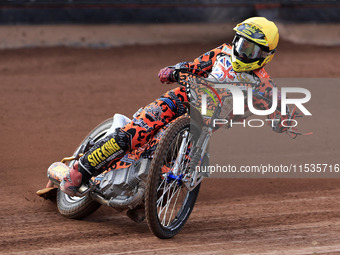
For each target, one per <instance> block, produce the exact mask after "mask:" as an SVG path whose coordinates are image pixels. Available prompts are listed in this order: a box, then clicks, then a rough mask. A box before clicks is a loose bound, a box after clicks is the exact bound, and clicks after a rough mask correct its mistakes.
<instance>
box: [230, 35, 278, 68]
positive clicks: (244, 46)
mask: <svg viewBox="0 0 340 255" xmlns="http://www.w3.org/2000/svg"><path fill="white" fill-rule="evenodd" d="M234 50H235V55H236V56H237V57H238V58H239V59H240V60H242V61H243V62H244V63H251V62H254V61H257V60H259V59H264V58H266V57H267V56H268V55H270V54H272V53H273V51H272V52H268V51H265V50H264V49H263V48H262V47H260V46H259V45H258V44H256V43H254V42H251V41H249V40H247V39H246V38H244V37H242V36H239V35H236V37H235V39H234Z"/></svg>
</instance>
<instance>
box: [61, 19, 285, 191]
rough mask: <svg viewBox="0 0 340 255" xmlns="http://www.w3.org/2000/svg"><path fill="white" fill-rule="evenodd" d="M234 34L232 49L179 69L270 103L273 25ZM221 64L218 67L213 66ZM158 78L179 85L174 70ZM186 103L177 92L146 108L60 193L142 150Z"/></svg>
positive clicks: (245, 26)
mask: <svg viewBox="0 0 340 255" xmlns="http://www.w3.org/2000/svg"><path fill="white" fill-rule="evenodd" d="M234 30H235V31H236V35H235V37H234V40H233V42H232V45H228V44H223V45H221V46H219V47H217V48H215V49H213V50H211V51H209V52H207V53H205V54H203V55H201V56H200V57H198V58H196V59H195V60H194V61H193V62H181V63H179V64H177V67H178V66H179V67H180V69H183V70H186V71H189V72H192V73H194V74H197V75H198V76H203V77H206V76H207V75H206V74H207V73H210V74H211V73H212V72H214V75H215V77H218V78H219V80H220V81H230V82H237V81H239V82H244V81H247V82H252V83H256V84H258V89H259V91H260V92H261V93H262V94H263V95H264V96H265V97H267V98H270V97H271V91H272V88H273V86H275V85H274V83H273V82H272V80H271V78H270V77H269V75H268V74H267V73H266V71H265V70H264V68H263V66H264V65H266V64H267V63H268V62H270V61H271V60H272V58H273V56H274V53H275V50H276V47H277V45H278V41H279V34H278V29H277V27H276V25H275V24H274V23H273V22H271V21H268V20H267V19H266V18H263V17H253V18H249V19H247V20H245V21H243V22H242V23H240V24H238V25H237V26H236V27H235V28H234ZM222 58H223V61H221V64H220V66H216V65H218V64H219V63H220V60H221V59H222ZM213 67H216V68H213ZM158 77H159V79H160V81H161V82H162V83H173V82H176V81H177V79H178V77H176V72H175V69H174V68H171V67H166V68H163V69H161V70H160V72H159V74H158ZM184 102H188V96H187V93H186V89H185V88H184V87H178V88H175V89H173V90H170V91H168V92H166V93H165V94H164V95H162V96H161V97H160V98H158V99H157V100H155V101H154V102H152V103H151V104H149V105H148V106H146V107H144V108H143V109H142V111H140V112H139V113H138V114H137V116H136V117H135V118H134V119H133V120H132V121H131V122H130V123H128V124H127V125H125V126H124V127H122V128H117V129H116V130H115V132H114V133H112V134H110V135H109V136H107V137H105V138H104V139H102V140H100V141H98V142H97V143H96V144H95V145H94V146H93V147H91V148H90V150H89V151H88V152H87V153H86V154H85V155H84V156H82V157H81V158H80V159H79V161H78V162H77V163H75V164H74V165H73V167H72V169H71V170H70V172H69V173H68V174H67V175H66V176H65V177H64V178H63V180H62V182H61V184H60V188H61V190H62V191H63V192H64V193H66V194H68V195H70V196H74V195H75V194H76V192H77V189H78V188H79V187H80V186H81V185H82V184H83V183H87V182H88V181H89V180H90V179H91V178H92V176H94V175H98V174H99V173H101V172H102V171H103V170H104V169H105V167H107V166H108V164H109V163H110V162H112V161H114V162H117V161H118V160H119V159H121V158H122V157H123V156H124V155H125V154H126V153H127V152H128V151H132V150H135V149H136V148H138V147H140V146H142V145H144V144H145V143H147V142H148V141H149V140H150V138H151V137H152V136H153V135H154V134H155V132H156V131H157V130H158V129H159V128H161V127H162V126H164V125H166V124H167V123H169V122H170V121H171V120H173V119H174V118H177V117H178V116H181V115H183V114H184V113H185V107H184V105H183V103H184ZM254 106H258V107H259V108H261V109H269V108H270V105H269V104H268V102H267V101H265V100H263V99H258V100H256V101H254ZM280 117H281V116H280ZM275 119H277V116H275ZM279 123H280V122H278V124H277V125H274V126H273V127H272V128H273V130H274V131H276V132H279V133H281V132H283V131H285V130H286V128H285V127H283V126H282V125H280V124H279Z"/></svg>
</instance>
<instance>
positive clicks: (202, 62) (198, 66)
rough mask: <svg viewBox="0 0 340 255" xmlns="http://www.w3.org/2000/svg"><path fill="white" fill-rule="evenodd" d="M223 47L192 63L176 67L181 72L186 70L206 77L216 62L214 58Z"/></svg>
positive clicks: (180, 64)
mask: <svg viewBox="0 0 340 255" xmlns="http://www.w3.org/2000/svg"><path fill="white" fill-rule="evenodd" d="M223 46H224V45H221V46H219V47H217V48H215V49H213V50H211V51H208V52H206V53H204V54H203V55H201V56H199V57H198V58H196V59H195V60H194V61H192V62H181V63H178V64H177V65H178V66H179V67H180V69H181V70H186V71H189V72H191V73H194V74H197V75H199V76H203V77H205V76H207V73H209V72H210V71H211V69H212V67H213V65H214V63H215V61H216V56H217V55H218V54H219V53H221V51H222V48H223Z"/></svg>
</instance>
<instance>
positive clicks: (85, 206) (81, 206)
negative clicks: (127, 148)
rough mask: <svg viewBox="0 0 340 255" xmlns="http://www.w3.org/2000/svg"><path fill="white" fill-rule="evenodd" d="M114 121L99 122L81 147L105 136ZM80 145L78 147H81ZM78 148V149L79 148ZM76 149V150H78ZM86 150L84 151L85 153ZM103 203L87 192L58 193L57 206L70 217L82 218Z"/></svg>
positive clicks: (64, 214) (63, 213) (62, 213)
mask: <svg viewBox="0 0 340 255" xmlns="http://www.w3.org/2000/svg"><path fill="white" fill-rule="evenodd" d="M112 122H113V118H110V119H107V120H106V121H104V122H102V123H101V124H99V125H98V126H97V127H96V128H94V129H93V130H92V131H91V132H90V133H89V134H88V135H87V136H86V137H85V139H84V140H83V141H82V142H81V143H80V145H79V147H81V146H83V145H86V144H87V143H88V141H89V139H91V140H93V141H94V142H96V141H98V140H100V139H101V138H103V137H104V136H105V135H106V133H107V131H108V130H109V129H110V127H111V125H112ZM79 147H78V148H79ZM77 150H78V149H77ZM77 150H76V151H77ZM85 152H86V151H82V153H85ZM74 163H75V161H71V162H70V164H69V166H72V165H73V164H74ZM100 206H101V204H99V203H98V202H96V201H94V200H92V199H91V197H90V195H89V194H87V195H85V196H84V197H71V196H69V195H67V194H65V193H64V192H62V191H61V190H60V189H58V193H57V207H58V211H59V212H60V214H61V215H63V216H65V217H67V218H70V219H82V218H85V217H86V216H88V215H90V214H91V213H93V212H94V211H96V210H97V209H98V208H99V207H100Z"/></svg>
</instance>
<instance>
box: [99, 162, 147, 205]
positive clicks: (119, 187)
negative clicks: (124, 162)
mask: <svg viewBox="0 0 340 255" xmlns="http://www.w3.org/2000/svg"><path fill="white" fill-rule="evenodd" d="M149 166H150V160H149V159H144V158H141V159H139V160H137V161H135V162H133V163H132V164H131V165H130V166H129V167H127V168H120V169H117V170H112V171H110V172H108V173H106V174H105V175H104V177H103V179H102V181H101V182H100V184H99V188H100V190H101V193H102V195H103V197H104V198H106V199H112V198H116V197H117V198H122V199H124V198H125V197H129V196H132V195H133V194H134V193H135V192H136V190H137V189H138V187H139V186H140V185H141V182H144V183H146V179H147V176H148V171H149Z"/></svg>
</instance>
